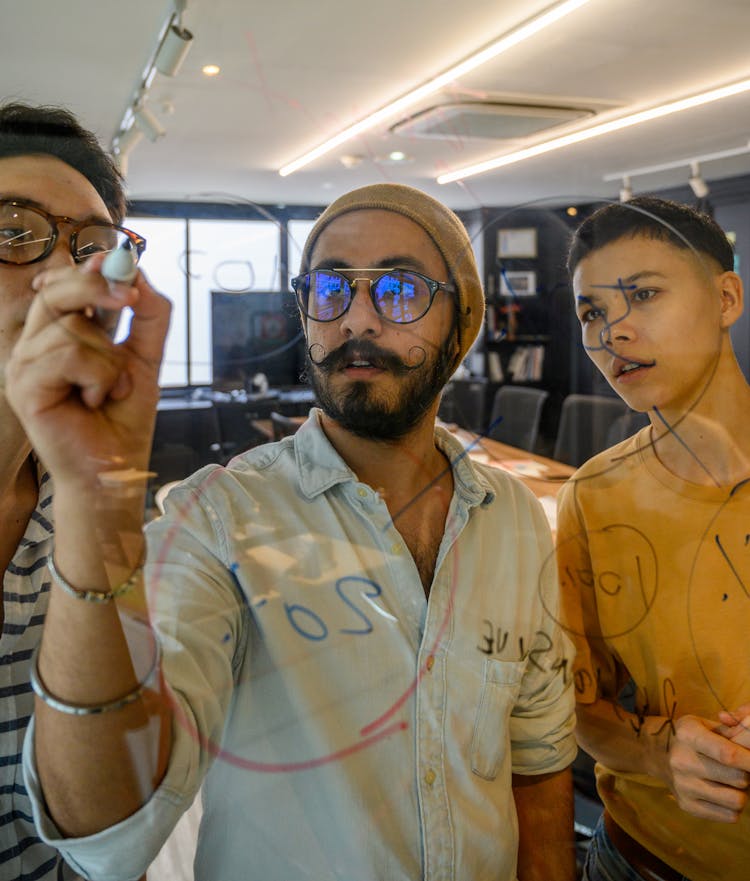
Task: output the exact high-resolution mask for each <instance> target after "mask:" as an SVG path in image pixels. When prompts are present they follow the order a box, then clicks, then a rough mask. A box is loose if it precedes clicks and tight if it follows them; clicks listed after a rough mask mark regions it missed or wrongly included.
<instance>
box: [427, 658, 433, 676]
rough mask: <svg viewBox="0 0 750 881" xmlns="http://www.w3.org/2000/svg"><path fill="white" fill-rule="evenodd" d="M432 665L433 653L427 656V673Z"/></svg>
mask: <svg viewBox="0 0 750 881" xmlns="http://www.w3.org/2000/svg"><path fill="white" fill-rule="evenodd" d="M434 666H435V655H430V656H429V657H428V658H427V672H428V673H429V671H430V670H432V668H433V667H434Z"/></svg>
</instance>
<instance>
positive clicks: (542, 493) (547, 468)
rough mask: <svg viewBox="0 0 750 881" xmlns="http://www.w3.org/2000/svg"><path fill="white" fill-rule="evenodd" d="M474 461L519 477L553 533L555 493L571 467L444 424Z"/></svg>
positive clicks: (571, 471) (555, 519)
mask: <svg viewBox="0 0 750 881" xmlns="http://www.w3.org/2000/svg"><path fill="white" fill-rule="evenodd" d="M443 427H444V428H447V429H448V431H450V433H451V434H452V435H453V436H454V437H456V438H458V440H459V441H461V443H462V444H463V445H464V448H465V449H466V450H467V452H468V454H469V456H471V458H472V459H474V460H475V461H477V462H483V463H484V464H485V465H492V466H494V467H496V468H502V469H504V470H505V471H509V472H510V473H511V474H513V475H515V476H516V477H518V478H519V479H520V480H522V481H523V482H524V483H525V484H526V486H528V488H529V489H530V490H531V491H532V492H533V493H534V495H535V496H536V497H537V498H538V499H539V501H540V502H541V503H542V507H543V508H544V513H545V514H546V515H547V521H548V522H549V525H550V529H551V530H552V532H553V534H554V533H555V531H556V529H557V499H556V497H557V494H558V492H559V491H560V487H561V486H562V485H563V484H564V483H565V481H566V480H567V479H568V478H569V477H570V476H571V475H572V474H573V472H574V471H575V468H572V467H571V466H570V465H566V464H565V463H564V462H556V461H555V460H554V459H547V458H546V457H545V456H537V455H535V454H534V453H529V452H528V451H527V450H519V449H518V447H511V446H509V445H508V444H502V443H500V441H494V440H490V439H489V438H486V437H481V436H479V435H476V434H474V433H473V432H470V431H466V430H465V429H463V428H458V427H457V426H454V425H444V426H443Z"/></svg>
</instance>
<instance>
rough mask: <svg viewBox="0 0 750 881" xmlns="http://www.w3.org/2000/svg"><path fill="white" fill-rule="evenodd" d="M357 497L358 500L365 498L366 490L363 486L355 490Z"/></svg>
mask: <svg viewBox="0 0 750 881" xmlns="http://www.w3.org/2000/svg"><path fill="white" fill-rule="evenodd" d="M357 495H358V496H359V497H360V499H364V498H365V497H366V496H367V490H366V489H365V488H364V487H363V486H360V488H359V489H358V490H357Z"/></svg>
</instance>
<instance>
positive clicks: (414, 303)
mask: <svg viewBox="0 0 750 881" xmlns="http://www.w3.org/2000/svg"><path fill="white" fill-rule="evenodd" d="M343 272H347V273H352V272H376V273H379V274H378V275H376V276H374V277H372V278H370V277H369V276H362V277H357V278H352V279H349V278H347V277H346V276H345V275H343V274H342V273H343ZM361 281H365V282H367V283H368V285H369V293H370V300H372V305H373V306H374V308H375V311H376V312H377V313H378V315H381V316H382V317H383V318H385V319H386V320H387V321H392V322H394V323H395V324H411V323H412V322H413V321H418V320H419V319H420V318H422V317H424V316H425V315H426V314H427V312H428V311H429V309H430V307H431V306H432V302H433V300H434V299H435V295H436V294H437V292H438V291H446V292H448V293H450V294H455V292H456V291H455V288H453V287H452V286H451V285H448V284H445V283H443V282H439V281H435V279H433V278H428V277H427V276H426V275H422V274H421V273H419V272H414V271H413V270H411V269H398V268H395V269H349V268H347V269H345V270H339V269H314V270H313V271H312V272H306V273H304V274H303V275H298V276H297V277H296V278H293V279H292V280H291V285H292V289H293V290H294V293H295V294H296V295H297V302H298V303H299V307H300V309H301V310H302V312H303V314H304V315H305V316H306V317H307V318H310V319H311V320H312V321H321V322H325V321H335V320H336V319H337V318H341V316H342V315H344V314H345V313H346V312H347V310H348V309H349V307H350V306H351V304H352V301H353V300H354V296H355V292H356V291H355V289H356V286H357V284H358V283H359V282H361Z"/></svg>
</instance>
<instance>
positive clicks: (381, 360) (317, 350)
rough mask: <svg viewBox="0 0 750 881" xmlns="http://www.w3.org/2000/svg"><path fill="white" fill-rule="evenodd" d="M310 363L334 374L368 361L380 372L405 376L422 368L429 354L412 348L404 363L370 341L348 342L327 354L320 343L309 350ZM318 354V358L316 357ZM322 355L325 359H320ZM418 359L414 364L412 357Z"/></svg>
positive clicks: (420, 349)
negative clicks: (355, 363)
mask: <svg viewBox="0 0 750 881" xmlns="http://www.w3.org/2000/svg"><path fill="white" fill-rule="evenodd" d="M307 352H308V355H309V357H310V361H311V362H312V363H313V364H314V365H315V366H316V367H318V368H319V369H320V370H323V371H326V372H333V371H336V370H341V369H343V368H344V367H346V366H347V365H348V364H351V363H352V362H354V361H367V362H368V364H372V366H373V367H377V368H378V369H380V370H390V371H391V373H393V374H395V375H396V376H403V375H404V374H406V373H408V372H409V371H410V370H416V369H417V368H418V367H421V366H422V365H423V364H424V362H425V360H426V358H427V353H426V352H425V350H424V349H423V348H422V347H421V346H412V348H411V349H409V359H410V360H409V361H408V362H407V361H404V360H403V358H400V357H399V356H398V355H396V354H395V353H394V352H391V351H389V350H388V349H382V348H381V347H380V346H377V345H375V343H373V342H371V341H370V340H347V341H346V342H345V343H344V344H343V345H341V346H339V347H338V349H334V350H333V351H332V352H329V353H328V354H327V355H326V354H325V349H324V348H323V346H321V345H320V343H313V344H312V345H311V346H310V348H309V349H308V350H307ZM316 354H318V356H319V357H318V358H316V357H315V355H316ZM320 354H322V355H323V357H320ZM413 354H414V355H415V356H416V357H417V360H416V362H412V361H411V358H412V355H413Z"/></svg>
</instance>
